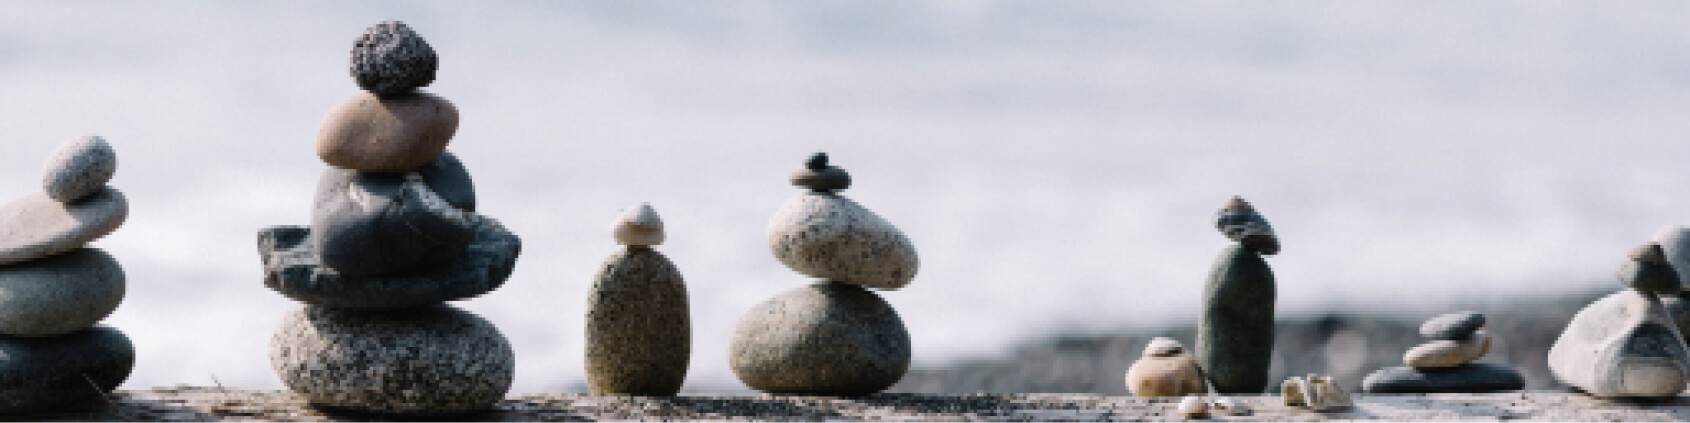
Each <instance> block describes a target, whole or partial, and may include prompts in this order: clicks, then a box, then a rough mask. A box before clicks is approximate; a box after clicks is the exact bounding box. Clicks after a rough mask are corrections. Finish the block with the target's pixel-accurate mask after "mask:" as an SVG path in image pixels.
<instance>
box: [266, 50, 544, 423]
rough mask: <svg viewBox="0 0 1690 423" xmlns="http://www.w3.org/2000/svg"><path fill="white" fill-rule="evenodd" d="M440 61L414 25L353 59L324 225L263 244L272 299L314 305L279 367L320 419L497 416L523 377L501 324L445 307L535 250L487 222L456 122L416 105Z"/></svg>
mask: <svg viewBox="0 0 1690 423" xmlns="http://www.w3.org/2000/svg"><path fill="white" fill-rule="evenodd" d="M436 64H437V63H436V59H435V56H434V51H433V50H432V49H431V48H430V47H429V46H428V43H427V42H425V41H423V39H422V37H421V36H419V35H417V34H416V33H415V32H412V31H411V29H410V27H408V26H406V25H405V24H403V23H400V22H383V23H380V24H377V25H375V26H372V27H370V28H369V29H368V30H366V31H365V32H364V34H363V36H361V37H359V38H358V41H357V43H356V44H355V45H354V47H353V50H352V66H351V71H352V75H353V77H354V79H355V80H356V81H357V82H358V85H359V86H360V87H363V88H364V89H365V90H367V92H361V93H359V94H357V95H355V96H353V97H352V98H351V99H349V100H348V101H347V102H346V103H345V104H342V105H341V107H340V108H338V109H336V110H335V111H334V112H333V113H331V114H330V115H329V117H328V119H326V121H325V122H324V124H323V127H322V129H321V131H320V132H319V134H318V138H317V153H318V155H319V157H320V158H321V159H322V160H323V161H324V162H326V163H328V164H329V165H330V166H331V167H330V168H329V169H327V170H325V171H324V172H323V175H322V176H321V178H320V179H319V180H318V186H317V196H316V197H317V198H316V201H315V205H314V207H313V210H312V216H311V226H310V227H299V226H277V227H271V228H267V229H264V230H262V231H259V233H258V253H259V256H260V258H261V259H262V260H263V263H264V285H265V286H267V287H269V288H270V289H272V290H275V291H276V292H278V293H280V294H282V295H283V296H286V297H288V298H291V299H294V300H297V301H301V302H304V303H306V306H305V307H303V308H301V309H299V310H296V311H294V312H293V313H291V314H289V315H288V316H287V317H286V318H285V319H284V320H283V322H282V327H281V328H280V329H279V330H277V331H276V333H275V336H274V337H273V338H272V339H271V342H270V364H271V366H272V367H273V368H274V369H275V371H276V374H277V375H278V376H280V377H281V379H282V383H283V384H285V385H286V386H287V387H288V389H290V390H292V391H294V392H296V393H298V394H300V395H301V396H303V397H304V398H305V399H306V400H307V401H309V402H310V403H311V404H313V405H317V406H322V407H328V408H339V409H348V410H354V411H360V412H370V413H383V414H401V415H449V414H459V413H467V412H474V411H480V410H485V409H488V408H489V407H492V405H493V404H494V403H496V402H498V401H499V400H500V399H503V398H504V395H505V393H506V392H507V391H508V390H509V389H510V384H511V378H512V376H513V372H514V371H515V357H514V353H513V352H512V350H511V346H510V343H509V341H507V340H506V339H505V337H504V335H502V334H500V333H499V330H498V329H497V328H495V327H494V326H493V324H492V323H489V322H488V321H486V320H484V319H482V318H481V317H478V316H476V315H474V314H471V313H469V312H467V311H463V310H460V309H458V308H454V307H451V306H448V305H445V304H444V303H445V302H446V301H453V300H461V299H466V298H470V297H475V296H478V295H481V294H485V293H487V292H491V291H492V290H494V289H497V288H498V287H499V286H500V285H502V284H503V283H504V281H505V279H506V278H508V277H509V276H510V274H511V271H512V270H513V269H514V267H515V266H516V259H517V255H518V254H519V253H520V252H521V248H522V242H521V240H519V239H518V238H517V237H516V235H514V234H512V233H511V232H510V231H508V230H506V229H505V228H504V226H502V225H500V224H499V222H498V221H496V220H493V219H492V218H490V217H485V216H480V215H477V214H476V213H475V206H476V204H475V189H474V186H473V184H472V183H471V181H470V176H469V171H468V169H466V168H465V167H464V165H463V164H462V163H460V162H459V161H458V159H457V157H455V156H453V155H452V154H451V153H449V152H446V151H445V147H446V143H447V142H448V141H450V140H451V138H452V135H453V134H454V132H455V130H456V128H457V125H458V115H457V110H456V109H454V108H453V107H452V104H451V103H449V102H447V101H446V100H444V99H441V98H439V97H435V96H433V95H429V94H426V93H422V92H419V91H416V89H417V88H419V87H421V86H423V85H426V84H428V83H429V82H431V81H433V80H434V71H435V66H436Z"/></svg>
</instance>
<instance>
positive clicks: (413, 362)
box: [270, 305, 516, 415]
mask: <svg viewBox="0 0 1690 423" xmlns="http://www.w3.org/2000/svg"><path fill="white" fill-rule="evenodd" d="M515 364H516V361H515V356H514V353H513V352H512V351H511V346H510V343H509V342H508V341H506V340H505V337H504V335H501V334H500V333H499V330H498V329H497V328H495V327H493V324H491V323H488V322H487V321H486V320H483V319H482V318H480V317H477V316H476V315H474V314H471V313H469V312H465V311H463V310H459V309H456V308H453V307H450V306H446V305H435V306H429V307H417V308H409V309H403V310H393V311H361V310H341V309H333V308H328V307H322V306H306V307H304V308H302V309H299V310H296V311H294V312H292V313H290V314H288V316H287V317H286V318H284V319H283V322H282V327H281V329H279V330H278V331H277V332H276V334H275V336H274V337H273V338H272V339H271V341H270V365H271V367H272V368H274V369H275V371H276V374H277V376H280V377H281V379H282V383H283V384H285V385H287V387H288V389H291V390H293V391H294V392H296V393H298V394H300V395H302V396H304V397H305V399H306V400H307V401H309V402H310V403H311V404H315V405H319V406H326V407H331V408H341V409H348V410H354V411H361V412H372V413H388V414H410V415H417V414H424V415H426V414H461V413H468V412H474V411H480V410H486V409H488V408H490V407H492V406H493V404H494V403H496V402H498V401H499V400H500V399H503V398H504V396H505V392H506V391H508V390H509V389H510V385H511V377H512V375H513V373H514V371H515Z"/></svg>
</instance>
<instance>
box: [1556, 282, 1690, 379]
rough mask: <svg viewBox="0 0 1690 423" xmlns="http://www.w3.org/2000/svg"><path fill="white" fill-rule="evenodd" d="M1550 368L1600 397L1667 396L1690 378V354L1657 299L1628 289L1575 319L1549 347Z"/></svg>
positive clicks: (1560, 377)
mask: <svg viewBox="0 0 1690 423" xmlns="http://www.w3.org/2000/svg"><path fill="white" fill-rule="evenodd" d="M1549 370H1550V372H1552V373H1554V374H1555V378H1556V379H1559V380H1560V381H1561V382H1563V383H1566V384H1568V385H1572V386H1574V387H1576V388H1579V389H1580V390H1583V391H1585V392H1587V393H1590V394H1591V395H1595V396H1599V397H1667V396H1674V395H1677V394H1678V393H1679V392H1682V391H1684V386H1685V382H1686V381H1687V380H1690V379H1687V376H1690V351H1686V348H1685V345H1684V338H1683V337H1682V336H1681V335H1679V333H1678V328H1677V324H1676V322H1674V321H1673V319H1672V318H1671V317H1670V316H1668V315H1667V311H1666V308H1665V306H1663V305H1662V304H1661V302H1660V301H1659V300H1657V299H1655V297H1654V296H1652V295H1649V294H1645V293H1643V292H1641V291H1637V290H1633V289H1626V290H1621V291H1620V292H1616V293H1614V294H1613V295H1609V296H1607V297H1603V298H1602V299H1600V300H1596V302H1593V303H1591V304H1590V305H1589V306H1586V307H1585V308H1584V309H1583V310H1579V312H1578V314H1576V315H1574V316H1573V319H1572V321H1571V322H1569V323H1567V329H1566V331H1564V332H1562V333H1561V337H1560V338H1558V339H1556V340H1555V344H1554V345H1553V346H1551V347H1550V348H1549Z"/></svg>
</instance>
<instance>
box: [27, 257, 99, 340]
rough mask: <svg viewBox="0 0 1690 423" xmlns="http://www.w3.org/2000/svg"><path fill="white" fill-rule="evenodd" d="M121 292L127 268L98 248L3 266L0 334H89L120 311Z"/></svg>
mask: <svg viewBox="0 0 1690 423" xmlns="http://www.w3.org/2000/svg"><path fill="white" fill-rule="evenodd" d="M123 290H124V283H123V267H122V266H119V265H118V264H117V260H116V259H113V258H112V257H111V255H109V254H106V252H104V251H100V250H98V249H94V248H82V249H77V250H75V251H71V252H69V253H65V254H59V255H56V256H52V257H48V258H44V259H40V260H35V261H29V262H24V263H18V264H13V265H8V266H0V335H11V336H56V335H63V334H67V333H71V332H75V331H79V330H83V329H87V328H89V327H91V326H94V323H97V322H99V321H100V319H104V318H106V316H107V315H110V314H111V312H112V311H113V310H117V305H118V304H119V303H121V302H123Z"/></svg>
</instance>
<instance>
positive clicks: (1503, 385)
mask: <svg viewBox="0 0 1690 423" xmlns="http://www.w3.org/2000/svg"><path fill="white" fill-rule="evenodd" d="M1525 386H1526V381H1525V379H1524V378H1522V377H1520V372H1518V371H1515V370H1514V368H1512V367H1508V366H1504V365H1500V364H1489V363H1474V364H1468V365H1465V366H1459V367H1446V368H1437V369H1416V368H1413V367H1387V368H1383V369H1379V371H1376V372H1373V374H1369V375H1367V378H1366V379H1363V380H1362V382H1361V389H1362V392H1367V393H1373V394H1411V393H1455V392H1467V393H1481V392H1500V391H1516V390H1520V389H1521V388H1524V387H1525Z"/></svg>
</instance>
